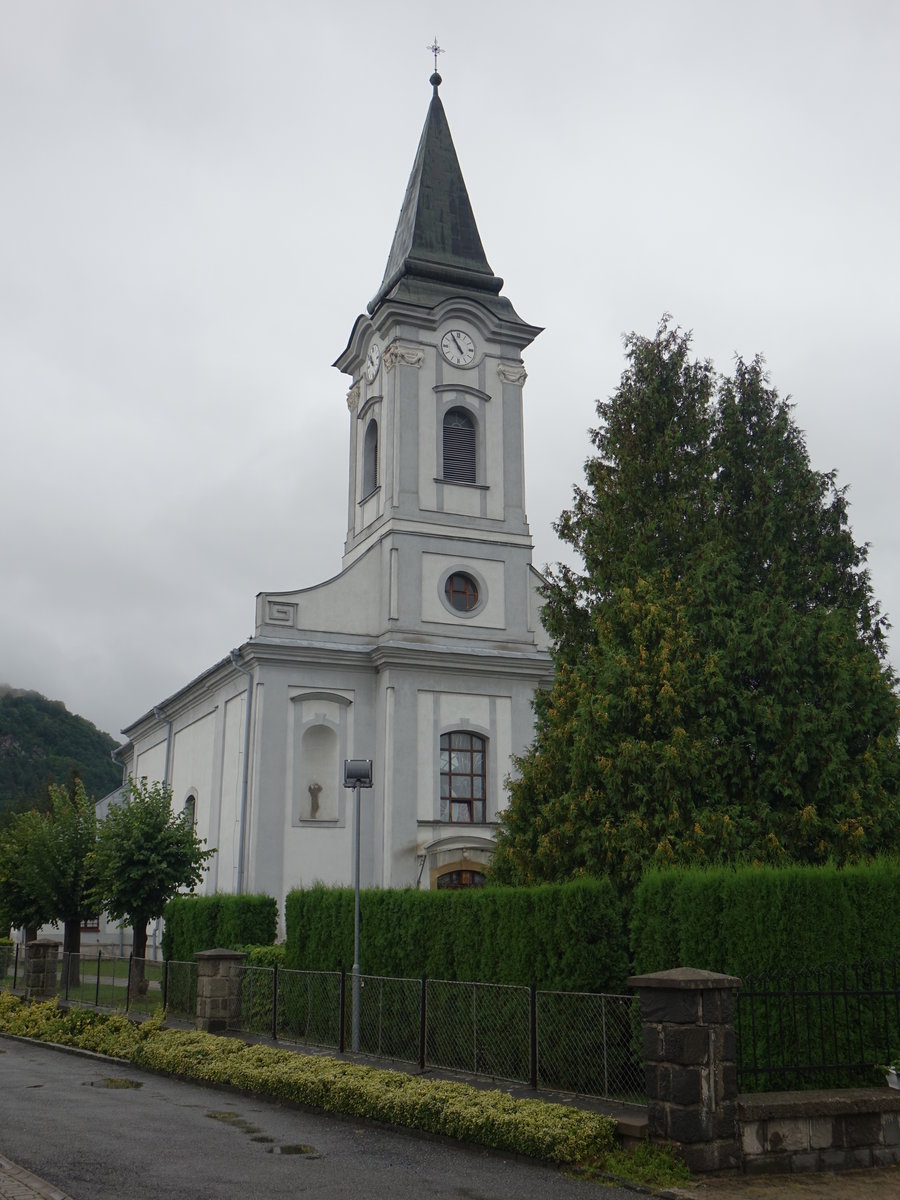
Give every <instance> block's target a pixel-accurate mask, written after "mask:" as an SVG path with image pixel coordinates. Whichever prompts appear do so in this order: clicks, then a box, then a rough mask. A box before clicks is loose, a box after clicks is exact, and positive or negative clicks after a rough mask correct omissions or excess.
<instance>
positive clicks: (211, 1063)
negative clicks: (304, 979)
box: [0, 994, 616, 1164]
mask: <svg viewBox="0 0 900 1200" xmlns="http://www.w3.org/2000/svg"><path fill="white" fill-rule="evenodd" d="M0 1030H2V1031H4V1032H6V1033H13V1034H18V1035H20V1036H23V1037H33V1038H39V1039H41V1040H43V1041H53V1042H57V1043H60V1044H62V1045H69V1046H80V1047H83V1048H85V1049H90V1050H94V1051H98V1052H100V1053H102V1054H110V1055H114V1056H116V1057H118V1058H124V1059H127V1060H128V1061H130V1062H132V1063H134V1064H135V1065H136V1066H139V1067H146V1068H148V1069H151V1070H156V1071H165V1072H167V1073H168V1074H172V1075H177V1076H180V1077H181V1078H183V1079H190V1080H195V1081H199V1082H202V1083H216V1084H228V1085H231V1086H233V1087H239V1088H243V1089H245V1090H247V1091H250V1092H256V1093H259V1094H261V1095H265V1096H270V1097H273V1098H275V1099H278V1100H288V1101H293V1102H297V1103H301V1104H308V1105H310V1106H312V1107H314V1108H319V1109H322V1110H323V1111H325V1112H333V1113H342V1114H346V1115H349V1116H354V1117H367V1118H370V1119H372V1120H377V1121H386V1122H390V1123H391V1124H393V1125H399V1126H402V1127H406V1128H409V1129H422V1130H425V1131H427V1132H429V1133H435V1134H442V1135H444V1136H446V1137H452V1138H458V1139H460V1140H464V1141H469V1142H476V1143H478V1144H479V1145H482V1146H489V1147H491V1148H493V1149H498V1150H505V1151H511V1152H515V1153H519V1154H527V1155H530V1156H532V1157H534V1158H541V1159H544V1160H546V1161H549V1162H555V1163H566V1164H568V1163H574V1164H578V1163H583V1162H589V1161H594V1160H596V1159H597V1157H598V1156H600V1155H602V1154H603V1153H605V1152H607V1151H609V1150H611V1149H612V1147H613V1145H614V1140H615V1127H616V1123H615V1120H614V1119H613V1118H612V1117H608V1116H604V1115H602V1114H600V1113H593V1112H586V1111H584V1110H582V1109H574V1108H568V1107H565V1106H563V1105H559V1104H548V1103H546V1102H544V1101H540V1100H514V1099H513V1098H512V1097H511V1096H509V1095H507V1094H506V1093H505V1092H499V1091H482V1090H480V1089H478V1088H473V1087H470V1086H469V1085H468V1084H464V1083H455V1082H448V1081H443V1080H426V1079H422V1078H421V1077H419V1076H414V1075H404V1074H401V1073H399V1072H396V1071H383V1070H377V1069H375V1068H371V1067H363V1066H358V1065H356V1064H354V1063H346V1062H340V1061H338V1060H337V1059H332V1058H324V1057H312V1056H306V1055H301V1054H296V1053H294V1052H292V1051H288V1050H279V1049H274V1048H272V1047H270V1046H247V1045H245V1044H244V1043H243V1042H239V1041H236V1040H235V1039H233V1038H221V1037H214V1036H212V1035H210V1034H207V1033H200V1032H188V1031H184V1030H175V1029H165V1028H164V1027H163V1026H162V1023H161V1019H160V1018H156V1019H153V1020H150V1021H146V1022H143V1023H142V1024H140V1025H132V1024H131V1022H129V1021H128V1020H127V1019H126V1018H124V1017H118V1016H110V1015H108V1014H101V1013H95V1012H92V1011H89V1010H86V1009H81V1010H77V1011H72V1012H68V1013H64V1012H63V1011H62V1010H61V1009H59V1007H58V1006H57V1004H56V1002H55V1001H50V1002H49V1003H47V1004H34V1005H31V1006H28V1005H25V1004H24V1003H22V1002H21V1001H19V1000H18V999H16V998H14V997H12V996H9V995H8V994H0Z"/></svg>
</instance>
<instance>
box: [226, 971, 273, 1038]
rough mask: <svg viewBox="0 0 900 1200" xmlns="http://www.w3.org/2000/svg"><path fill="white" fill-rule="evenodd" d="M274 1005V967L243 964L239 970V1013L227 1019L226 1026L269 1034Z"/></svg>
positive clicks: (242, 1030)
mask: <svg viewBox="0 0 900 1200" xmlns="http://www.w3.org/2000/svg"><path fill="white" fill-rule="evenodd" d="M274 1005H275V970H274V968H273V967H252V966H246V965H245V966H244V967H243V968H242V970H241V1011H240V1015H239V1016H235V1017H232V1018H230V1019H229V1022H228V1028H229V1029H238V1030H240V1031H241V1032H242V1033H265V1034H271V1032H272V1017H273V1008H274Z"/></svg>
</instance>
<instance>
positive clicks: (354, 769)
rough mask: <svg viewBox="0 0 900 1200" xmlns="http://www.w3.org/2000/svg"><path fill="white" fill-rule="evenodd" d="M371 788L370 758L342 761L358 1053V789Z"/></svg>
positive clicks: (354, 1030)
mask: <svg viewBox="0 0 900 1200" xmlns="http://www.w3.org/2000/svg"><path fill="white" fill-rule="evenodd" d="M371 786H372V760H371V758H345V759H344V787H345V788H353V790H354V792H355V793H356V803H355V806H354V807H355V818H354V824H355V826H356V837H355V845H354V856H353V858H354V865H353V1026H352V1034H351V1037H352V1041H351V1049H352V1050H353V1052H354V1053H355V1054H356V1053H358V1052H359V792H360V788H370V787H371Z"/></svg>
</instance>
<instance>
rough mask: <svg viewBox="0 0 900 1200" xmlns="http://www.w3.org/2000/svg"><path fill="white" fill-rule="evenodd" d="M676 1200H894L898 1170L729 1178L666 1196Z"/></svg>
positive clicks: (899, 1186) (899, 1180)
mask: <svg viewBox="0 0 900 1200" xmlns="http://www.w3.org/2000/svg"><path fill="white" fill-rule="evenodd" d="M668 1194H669V1195H670V1196H672V1197H673V1198H676V1200H897V1197H898V1196H900V1170H898V1169H897V1168H896V1167H877V1168H869V1169H867V1170H864V1171H863V1170H860V1171H838V1172H836V1173H835V1172H822V1173H813V1172H811V1173H810V1174H809V1175H806V1174H798V1175H750V1176H746V1175H731V1176H722V1177H719V1178H715V1179H705V1180H697V1182H695V1183H689V1184H687V1185H685V1187H683V1188H674V1189H673V1190H672V1191H671V1192H670V1193H668Z"/></svg>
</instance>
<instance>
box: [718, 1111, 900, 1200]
mask: <svg viewBox="0 0 900 1200" xmlns="http://www.w3.org/2000/svg"><path fill="white" fill-rule="evenodd" d="M737 1118H738V1126H739V1130H740V1138H741V1157H742V1162H743V1168H744V1170H745V1171H747V1172H748V1173H754V1174H759V1173H762V1172H765V1171H840V1170H845V1169H848V1168H850V1167H887V1166H892V1165H894V1164H897V1163H900V1092H898V1091H892V1090H891V1089H890V1088H887V1087H884V1088H841V1089H839V1090H835V1091H815V1092H759V1093H756V1094H751V1093H747V1094H744V1095H740V1096H738V1098H737ZM898 1186H900V1185H898Z"/></svg>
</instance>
